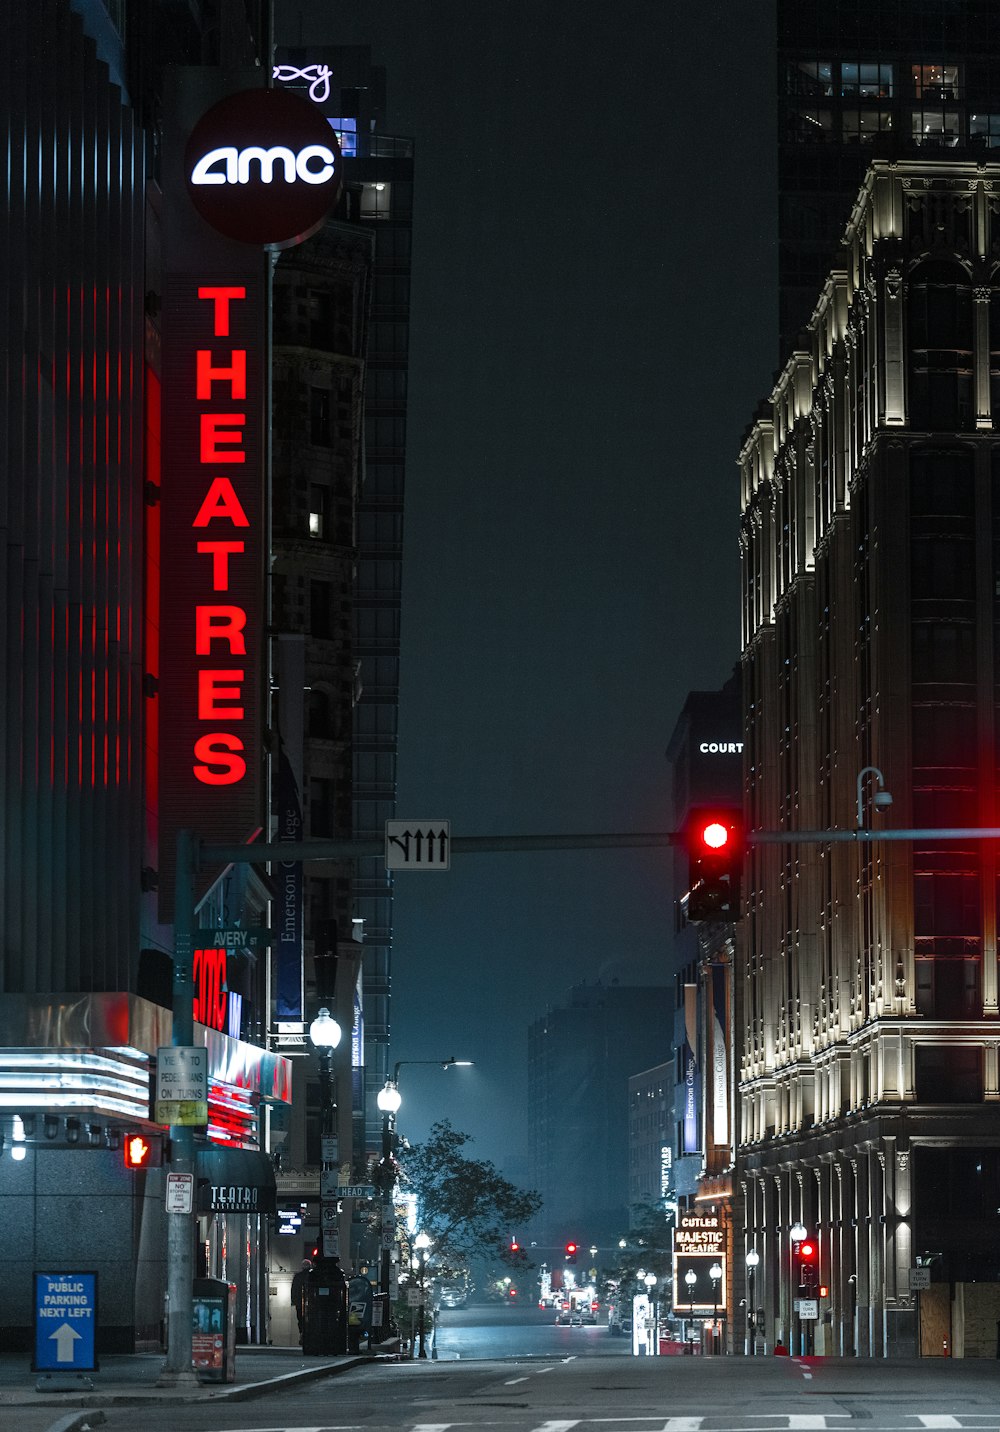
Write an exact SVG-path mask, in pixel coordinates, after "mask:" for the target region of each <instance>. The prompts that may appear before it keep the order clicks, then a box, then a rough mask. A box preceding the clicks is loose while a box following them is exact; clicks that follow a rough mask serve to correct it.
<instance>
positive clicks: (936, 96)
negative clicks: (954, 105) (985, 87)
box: [910, 64, 962, 101]
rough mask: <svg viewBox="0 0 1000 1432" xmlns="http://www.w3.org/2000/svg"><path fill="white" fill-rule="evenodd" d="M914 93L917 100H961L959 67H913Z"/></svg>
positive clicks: (911, 70) (943, 65) (940, 65)
mask: <svg viewBox="0 0 1000 1432" xmlns="http://www.w3.org/2000/svg"><path fill="white" fill-rule="evenodd" d="M910 74H911V76H912V79H913V93H914V96H915V97H916V98H917V99H923V100H932V101H933V100H950V99H961V98H962V94H961V81H960V77H959V72H958V65H946V64H936V65H911V66H910Z"/></svg>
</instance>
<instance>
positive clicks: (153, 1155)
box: [123, 1133, 163, 1170]
mask: <svg viewBox="0 0 1000 1432" xmlns="http://www.w3.org/2000/svg"><path fill="white" fill-rule="evenodd" d="M123 1148H124V1151H125V1167H126V1168H130V1169H135V1170H139V1169H146V1168H159V1167H160V1165H161V1164H162V1163H163V1139H162V1137H161V1136H160V1135H159V1134H138V1133H128V1134H126V1135H125V1138H124V1142H123Z"/></svg>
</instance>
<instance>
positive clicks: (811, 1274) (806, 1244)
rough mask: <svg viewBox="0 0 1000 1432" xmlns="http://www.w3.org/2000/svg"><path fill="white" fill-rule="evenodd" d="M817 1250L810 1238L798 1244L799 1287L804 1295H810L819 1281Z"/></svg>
mask: <svg viewBox="0 0 1000 1432" xmlns="http://www.w3.org/2000/svg"><path fill="white" fill-rule="evenodd" d="M818 1252H819V1250H818V1249H817V1247H816V1244H815V1243H814V1242H813V1241H812V1239H810V1238H806V1239H804V1240H803V1242H801V1243H800V1244H799V1287H800V1288H801V1289H802V1290H803V1291H804V1292H806V1293H810V1294H811V1293H812V1292H813V1291H814V1290H815V1288H816V1284H817V1282H818V1281H819V1271H818V1269H817V1266H816V1264H817V1259H818Z"/></svg>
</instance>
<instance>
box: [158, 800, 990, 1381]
mask: <svg viewBox="0 0 1000 1432" xmlns="http://www.w3.org/2000/svg"><path fill="white" fill-rule="evenodd" d="M743 840H744V844H746V845H748V846H764V845H836V844H842V843H847V844H852V845H858V844H865V843H867V842H870V841H876V840H877V841H884V840H935V841H942V840H1000V826H962V827H955V828H950V829H909V830H862V829H857V830H787V831H786V830H774V831H763V830H758V831H748V832H746V834H745V836H744V837H743ZM684 843H685V832H683V831H647V832H642V831H639V832H630V833H628V834H625V835H619V834H609V835H486V836H453V837H452V840H451V851H452V854H454V855H475V854H498V853H502V852H505V851H540V850H637V849H652V848H656V847H664V846H671V845H676V846H683V845H684ZM384 850H385V843H384V841H381V840H300V841H280V842H277V843H274V844H259V845H258V844H254V845H209V844H204V843H202V842H201V841H200V840H198V838H197V837H196V836H195V835H194V834H193V833H192V832H191V831H189V830H181V831H178V833H177V867H176V872H175V890H174V962H173V963H174V972H173V1035H172V1042H173V1044H174V1046H175V1047H177V1046H190V1045H191V1044H192V1043H193V1041H194V970H193V959H194V933H195V908H194V888H195V885H194V882H195V874H196V873H197V872H198V871H199V870H202V869H205V868H211V867H214V866H218V865H249V864H253V865H256V864H260V863H262V862H267V861H274V860H282V861H283V860H296V861H297V860H302V861H309V860H362V859H365V858H369V857H371V856H378V855H381V854H382V853H383V852H384ZM170 1149H171V1154H170V1165H171V1169H172V1170H173V1172H175V1173H189V1174H194V1172H195V1167H194V1132H193V1130H192V1129H191V1128H190V1127H189V1126H186V1125H174V1124H172V1125H171V1126H170ZM194 1219H195V1214H194V1212H191V1213H172V1212H171V1213H168V1214H167V1295H168V1310H167V1330H168V1344H167V1358H166V1362H165V1364H164V1367H163V1372H162V1373H161V1375H160V1384H161V1385H163V1386H181V1385H188V1384H194V1383H195V1382H196V1378H195V1376H194V1373H193V1372H192V1368H191V1345H192V1325H191V1319H192V1304H193V1296H192V1285H193V1282H194Z"/></svg>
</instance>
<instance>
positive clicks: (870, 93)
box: [785, 60, 963, 100]
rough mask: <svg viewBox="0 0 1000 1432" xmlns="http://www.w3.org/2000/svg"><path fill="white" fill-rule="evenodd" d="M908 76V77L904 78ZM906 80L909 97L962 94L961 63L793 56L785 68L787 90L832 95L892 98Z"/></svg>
mask: <svg viewBox="0 0 1000 1432" xmlns="http://www.w3.org/2000/svg"><path fill="white" fill-rule="evenodd" d="M904 77H905V78H904ZM904 82H905V90H904V91H902V92H904V93H905V94H906V96H907V98H911V97H912V98H913V99H922V100H956V99H961V98H962V93H963V86H962V76H961V71H960V68H959V66H958V65H956V64H946V63H936V64H911V65H893V64H883V63H881V62H879V61H870V60H868V61H851V62H846V61H840V62H839V63H838V62H834V61H832V60H791V61H790V62H789V63H788V65H787V66H786V69H785V92H786V94H792V95H822V96H824V97H826V98H833V97H835V96H837V95H842V96H844V97H846V98H850V97H853V96H855V95H856V96H858V97H859V98H861V99H892V98H893V96H894V95H896V94H898V93H900V92H901V90H900V85H901V83H904Z"/></svg>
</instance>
